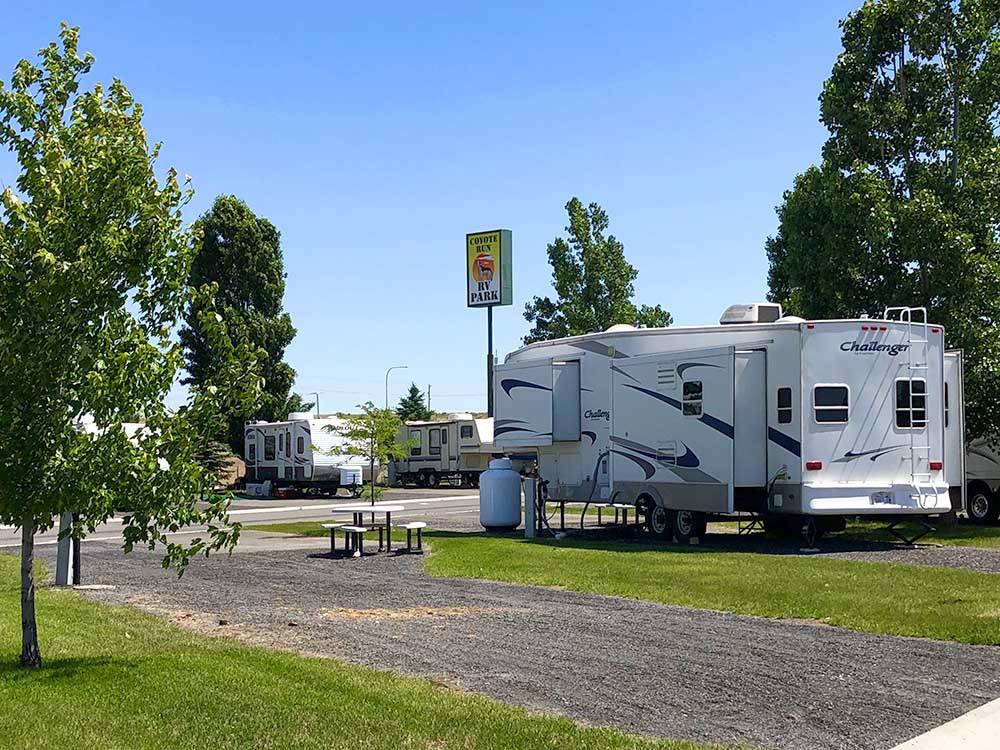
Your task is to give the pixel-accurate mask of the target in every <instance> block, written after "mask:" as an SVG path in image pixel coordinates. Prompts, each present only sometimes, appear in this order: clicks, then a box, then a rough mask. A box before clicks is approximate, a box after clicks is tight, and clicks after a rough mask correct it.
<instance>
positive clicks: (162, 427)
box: [0, 25, 257, 667]
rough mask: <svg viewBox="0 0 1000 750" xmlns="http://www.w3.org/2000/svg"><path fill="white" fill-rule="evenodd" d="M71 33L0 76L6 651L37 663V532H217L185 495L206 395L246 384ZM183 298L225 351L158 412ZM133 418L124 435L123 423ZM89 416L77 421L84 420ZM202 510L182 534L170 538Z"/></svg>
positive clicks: (220, 400) (209, 402)
mask: <svg viewBox="0 0 1000 750" xmlns="http://www.w3.org/2000/svg"><path fill="white" fill-rule="evenodd" d="M78 39H79V32H78V30H77V29H75V28H69V27H67V26H65V25H63V27H62V29H61V32H60V40H61V41H60V43H52V44H50V45H48V46H47V47H45V48H43V49H42V50H41V52H40V53H39V57H40V62H39V64H37V65H36V64H33V63H31V62H29V61H28V60H22V61H21V62H19V63H18V64H17V66H16V68H15V69H14V73H13V75H12V76H11V80H10V84H9V86H8V85H6V84H5V83H3V82H0V144H2V145H4V146H6V147H7V148H8V149H9V150H11V151H12V152H13V153H14V155H15V157H16V159H17V163H18V165H19V168H20V172H19V174H18V176H17V181H16V189H15V188H12V187H8V188H6V189H5V190H4V191H3V193H2V195H0V308H2V309H3V315H0V390H2V392H3V398H0V523H4V524H13V525H15V526H17V527H19V528H20V530H21V628H22V650H21V664H22V665H25V666H28V667H39V666H41V652H40V650H39V646H38V630H37V621H36V612H35V583H34V577H33V570H32V563H33V560H34V537H35V534H36V533H38V532H41V531H45V530H47V529H49V528H51V527H52V524H53V518H54V517H57V516H59V515H60V514H62V513H69V512H75V513H77V514H78V518H79V520H78V521H77V522H76V523H75V524H74V527H73V529H72V532H71V533H72V535H73V536H74V537H76V538H80V537H82V536H84V535H86V534H87V533H91V532H93V531H94V530H95V529H96V528H97V526H98V525H99V524H102V523H104V522H106V521H107V520H108V519H109V518H111V517H112V515H113V514H114V511H115V508H116V507H124V508H128V509H129V510H128V512H127V513H126V515H125V516H124V517H123V519H122V532H123V542H124V549H125V551H131V550H132V549H133V547H135V546H136V545H142V546H147V547H149V548H151V549H152V548H155V547H156V546H158V545H162V546H163V547H164V548H165V552H166V555H165V558H164V565H165V566H171V565H173V566H176V567H177V568H178V570H180V571H183V569H184V566H185V565H186V564H187V562H188V560H189V559H190V557H191V556H192V555H194V554H196V553H199V552H204V553H206V554H207V553H208V552H209V551H212V550H219V549H225V548H230V547H232V546H233V545H234V544H235V543H236V540H237V538H238V532H239V530H238V527H235V528H232V529H229V528H227V525H228V524H227V517H226V508H227V506H228V498H227V497H220V496H210V497H209V502H208V503H207V504H206V505H203V504H196V503H197V501H198V500H199V499H200V498H201V495H202V491H203V490H204V489H205V488H206V486H208V487H209V489H210V487H211V485H210V484H209V482H210V479H209V477H208V476H207V475H206V472H205V471H204V469H203V467H202V466H201V465H200V464H199V462H198V460H197V449H198V437H197V436H198V435H201V434H204V432H205V431H206V430H207V429H209V425H210V423H211V422H212V421H213V420H214V419H215V418H216V416H215V415H216V414H217V413H218V411H219V409H220V408H221V407H224V406H225V405H227V404H231V403H237V402H239V401H240V400H241V399H242V398H243V397H244V396H249V397H253V395H254V390H255V387H256V385H257V379H256V378H255V377H254V376H252V375H249V374H247V373H246V372H245V371H243V370H242V368H240V367H239V366H238V362H239V358H240V356H241V355H242V354H243V353H242V352H240V351H237V350H235V349H234V348H233V347H231V346H227V342H228V338H227V337H226V335H225V331H224V330H223V327H222V325H221V323H220V320H219V319H218V317H217V315H216V313H215V311H214V310H213V308H212V304H211V292H212V290H211V288H207V289H203V290H198V291H195V290H192V289H190V288H189V286H188V284H187V280H188V273H189V270H190V265H191V261H192V258H193V252H194V251H193V242H192V236H191V234H190V232H188V231H185V230H184V229H183V222H182V217H181V207H182V206H183V205H184V204H185V203H186V202H187V201H188V200H189V198H190V191H189V190H187V189H186V188H185V187H184V186H183V185H182V184H181V183H180V182H179V180H178V178H177V175H176V172H175V171H174V170H173V169H169V170H167V171H166V173H165V176H164V178H163V179H162V181H160V180H158V179H157V176H156V173H155V167H156V159H157V154H158V153H159V145H158V144H157V145H153V146H150V144H149V143H148V142H147V139H146V131H145V129H144V128H143V125H142V107H141V106H140V105H139V104H137V103H136V102H135V100H134V99H133V98H132V96H131V94H130V93H129V91H128V89H127V88H126V87H125V86H124V84H122V82H121V81H119V80H117V79H114V80H113V81H112V83H111V84H110V85H108V86H104V85H101V84H96V85H95V86H94V87H93V88H91V89H90V90H87V91H80V79H81V77H83V76H84V75H86V74H87V73H88V72H89V71H90V69H91V66H92V64H93V58H92V57H91V56H90V55H89V54H87V55H84V56H82V57H81V56H80V54H79V53H78V51H77V49H78ZM192 298H195V299H197V301H198V306H199V309H200V310H201V311H202V313H201V315H202V320H201V323H202V326H203V328H204V330H205V335H206V337H207V338H208V339H209V340H210V341H213V342H216V343H217V345H218V346H220V347H221V351H223V352H224V354H225V355H226V356H225V358H224V360H223V362H222V363H221V364H220V366H219V367H218V368H216V374H215V377H214V378H213V379H212V380H206V381H205V382H204V383H203V384H201V385H199V386H197V387H196V388H194V389H193V390H192V392H191V396H190V399H189V401H188V403H187V404H186V405H185V406H183V407H182V408H180V409H179V410H177V411H176V412H171V411H170V410H168V409H167V408H166V407H165V406H164V397H165V396H166V394H167V392H168V391H169V389H170V387H171V384H172V383H173V382H174V381H175V377H176V375H177V374H178V372H179V369H180V367H181V365H182V363H183V356H182V352H181V348H180V346H179V345H178V344H177V342H176V341H173V340H172V338H171V332H172V330H174V327H175V325H176V324H177V322H178V321H179V319H180V316H181V314H182V311H183V308H184V306H185V304H187V303H188V302H189V301H190V300H191V299H192ZM135 415H142V419H143V420H144V422H145V429H142V430H140V431H139V432H138V433H137V434H135V435H134V436H133V437H132V438H130V437H129V436H128V435H127V434H126V431H125V429H124V428H123V426H122V423H123V422H126V421H129V420H131V419H132V418H133V417H134V416H135ZM85 424H89V425H92V427H90V428H85V427H84V425H85ZM200 524H205V525H207V527H208V531H207V532H206V534H205V535H204V536H203V537H197V538H194V539H192V540H190V541H189V542H188V543H187V544H182V543H180V542H177V541H174V540H172V539H169V538H168V536H167V535H168V533H170V532H175V531H177V529H178V528H180V527H182V526H185V525H200Z"/></svg>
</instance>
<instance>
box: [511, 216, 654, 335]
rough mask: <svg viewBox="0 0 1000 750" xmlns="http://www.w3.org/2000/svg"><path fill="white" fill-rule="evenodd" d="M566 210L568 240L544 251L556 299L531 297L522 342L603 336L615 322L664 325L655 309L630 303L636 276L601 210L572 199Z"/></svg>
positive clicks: (559, 239)
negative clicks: (600, 334)
mask: <svg viewBox="0 0 1000 750" xmlns="http://www.w3.org/2000/svg"><path fill="white" fill-rule="evenodd" d="M566 211H567V213H568V214H569V226H568V227H566V232H567V234H568V235H569V238H568V239H563V238H562V237H558V238H556V239H555V240H554V241H553V242H552V243H550V244H549V245H548V248H547V252H548V256H549V264H550V265H551V266H552V286H553V287H554V288H555V292H556V300H555V301H553V300H552V299H550V298H549V297H535V298H534V299H533V300H532V301H531V302H529V303H528V304H527V305H525V308H524V317H525V320H527V321H528V322H529V323H532V324H533V326H532V329H531V331H530V332H529V333H528V335H527V336H525V337H524V343H526V344H530V343H532V342H533V341H546V340H548V339H556V338H562V337H564V336H576V335H579V334H583V333H593V332H594V331H603V330H605V329H607V328H608V327H609V326H612V325H615V324H616V323H630V324H634V325H637V326H641V327H645V328H653V327H663V326H668V325H670V324H671V322H673V321H672V319H671V317H670V313H668V312H667V311H666V310H664V309H663V308H662V307H661V306H660V305H654V306H652V307H651V306H649V305H643V306H642V307H638V308H637V307H636V306H635V305H634V304H633V303H632V297H633V296H634V295H635V285H634V282H635V279H636V277H637V276H638V275H639V272H638V271H637V270H636V269H635V268H634V267H633V266H632V265H630V264H629V262H628V261H627V260H625V246H624V245H623V244H622V243H621V242H620V241H618V240H617V239H616V238H615V236H614V235H609V234H607V231H608V215H607V213H606V212H605V211H604V209H602V208H601V207H600V206H599V205H597V204H596V203H591V204H590V205H589V206H584V205H583V203H581V202H580V199H579V198H572V199H571V200H570V201H569V202H568V203H567V204H566Z"/></svg>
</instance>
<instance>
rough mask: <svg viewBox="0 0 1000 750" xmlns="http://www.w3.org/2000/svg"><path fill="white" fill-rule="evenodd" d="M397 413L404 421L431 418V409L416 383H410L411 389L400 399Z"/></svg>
mask: <svg viewBox="0 0 1000 750" xmlns="http://www.w3.org/2000/svg"><path fill="white" fill-rule="evenodd" d="M396 413H397V414H398V415H399V418H400V419H402V420H403V421H404V422H420V421H424V420H428V419H430V418H431V410H430V409H428V408H427V401H426V400H425V399H424V394H423V392H422V391H421V390H420V389H419V388H417V384H416V383H410V390H409V391H408V392H407V394H406V395H405V396H403V397H402V398H401V399H399V406H397V407H396Z"/></svg>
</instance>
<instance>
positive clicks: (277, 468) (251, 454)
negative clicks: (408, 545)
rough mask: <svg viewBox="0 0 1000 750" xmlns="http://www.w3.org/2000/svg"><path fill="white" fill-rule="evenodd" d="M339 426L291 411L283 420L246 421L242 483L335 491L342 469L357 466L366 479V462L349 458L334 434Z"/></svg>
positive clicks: (332, 418) (339, 423)
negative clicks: (244, 464)
mask: <svg viewBox="0 0 1000 750" xmlns="http://www.w3.org/2000/svg"><path fill="white" fill-rule="evenodd" d="M343 425H344V420H343V419H340V418H339V417H335V416H316V415H313V414H311V413H309V412H293V413H291V414H289V415H288V419H287V420H285V421H284V422H247V423H246V426H245V428H244V454H243V455H244V457H245V461H246V466H247V479H248V481H254V482H260V481H264V480H268V479H269V480H271V481H272V482H275V483H278V484H284V485H289V486H293V487H301V488H304V489H323V490H336V489H337V488H338V487H339V486H340V471H341V469H342V468H344V467H351V468H354V469H358V468H360V469H361V470H362V476H363V477H364V480H365V481H368V480H369V479H370V476H369V475H370V474H371V470H370V468H369V466H368V462H367V461H366V460H365V459H364V458H362V457H361V456H354V455H351V454H350V453H349V452H348V450H347V445H346V441H345V440H344V438H343V436H342V435H340V434H338V432H337V430H338V429H340V428H342V427H343ZM328 428H329V429H328Z"/></svg>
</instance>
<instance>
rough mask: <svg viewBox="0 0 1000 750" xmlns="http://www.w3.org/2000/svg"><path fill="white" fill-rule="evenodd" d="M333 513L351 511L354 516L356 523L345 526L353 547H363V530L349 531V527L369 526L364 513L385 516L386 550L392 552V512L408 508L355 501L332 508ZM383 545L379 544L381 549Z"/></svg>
mask: <svg viewBox="0 0 1000 750" xmlns="http://www.w3.org/2000/svg"><path fill="white" fill-rule="evenodd" d="M331 510H332V512H333V513H350V514H351V515H352V516H353V522H354V525H353V526H352V527H345V532H344V533H345V534H349V535H350V537H351V539H352V540H353V547H352V548H353V549H354V550H360V549H361V545H362V542H361V535H362V534H363V533H364V532H363V531H347V529H348V528H357V529H363V528H367V527H365V525H364V515H365V513H370V514H372V516H385V550H386V552H392V514H393V513H399V512H400V511H404V510H406V506H405V505H386V504H376V505H371V504H365V503H355V504H353V505H338V506H337V507H335V508H332V509H331ZM381 549H382V547H381V545H379V550H381Z"/></svg>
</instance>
